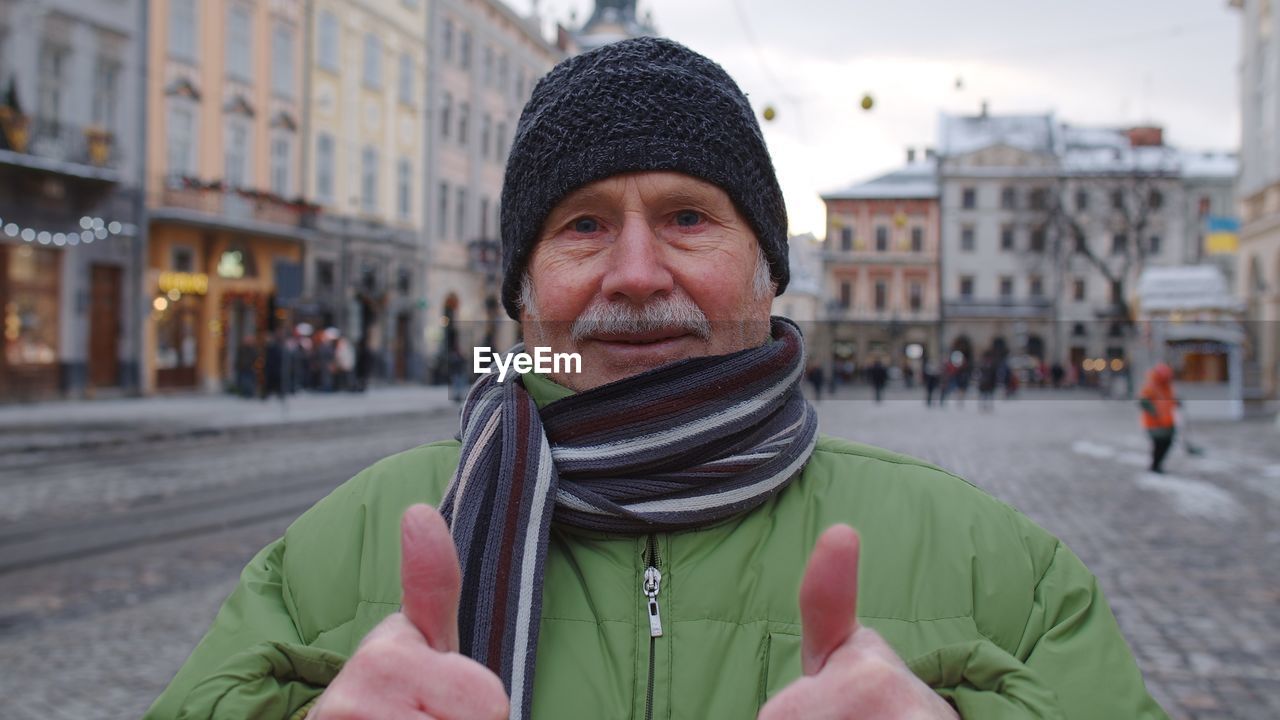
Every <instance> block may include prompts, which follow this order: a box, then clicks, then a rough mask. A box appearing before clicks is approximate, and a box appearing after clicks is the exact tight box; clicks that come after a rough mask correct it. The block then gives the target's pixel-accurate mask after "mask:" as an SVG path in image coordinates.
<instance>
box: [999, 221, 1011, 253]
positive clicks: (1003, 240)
mask: <svg viewBox="0 0 1280 720" xmlns="http://www.w3.org/2000/svg"><path fill="white" fill-rule="evenodd" d="M1000 249H1001V250H1013V226H1012V225H1001V226H1000Z"/></svg>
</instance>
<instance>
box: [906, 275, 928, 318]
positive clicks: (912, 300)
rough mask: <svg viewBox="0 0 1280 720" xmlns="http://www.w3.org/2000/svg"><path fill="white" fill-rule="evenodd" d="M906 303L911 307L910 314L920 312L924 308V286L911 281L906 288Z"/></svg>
mask: <svg viewBox="0 0 1280 720" xmlns="http://www.w3.org/2000/svg"><path fill="white" fill-rule="evenodd" d="M907 298H908V300H907V301H908V303H909V304H910V306H911V312H917V313H918V312H920V310H921V308H923V307H924V285H922V284H920V283H919V282H916V281H914V280H913V281H912V282H911V285H909V286H908V296H907Z"/></svg>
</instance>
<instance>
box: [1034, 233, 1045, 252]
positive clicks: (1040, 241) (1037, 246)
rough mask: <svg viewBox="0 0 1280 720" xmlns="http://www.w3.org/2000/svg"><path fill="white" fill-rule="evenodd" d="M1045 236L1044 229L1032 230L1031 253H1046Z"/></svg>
mask: <svg viewBox="0 0 1280 720" xmlns="http://www.w3.org/2000/svg"><path fill="white" fill-rule="evenodd" d="M1044 246H1045V236H1044V228H1042V227H1038V228H1032V229H1031V252H1044Z"/></svg>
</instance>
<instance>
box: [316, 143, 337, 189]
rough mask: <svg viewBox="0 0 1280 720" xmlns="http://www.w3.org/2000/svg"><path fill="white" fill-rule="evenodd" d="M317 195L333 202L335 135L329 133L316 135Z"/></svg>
mask: <svg viewBox="0 0 1280 720" xmlns="http://www.w3.org/2000/svg"><path fill="white" fill-rule="evenodd" d="M316 197H317V198H319V199H320V201H321V202H323V203H326V204H331V203H333V136H332V135H329V134H328V133H320V134H319V135H317V136H316Z"/></svg>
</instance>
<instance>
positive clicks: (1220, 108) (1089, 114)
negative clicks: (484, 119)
mask: <svg viewBox="0 0 1280 720" xmlns="http://www.w3.org/2000/svg"><path fill="white" fill-rule="evenodd" d="M509 3H510V4H511V6H512V7H513V8H515V9H516V10H517V11H519V12H521V13H524V12H527V11H528V8H529V0H509ZM592 6H593V2H592V1H591V0H542V3H541V9H542V14H543V16H544V17H546V18H548V19H549V20H552V19H554V20H558V21H560V22H562V23H565V24H568V22H569V18H570V12H571V11H576V13H577V21H578V22H579V23H581V22H582V21H583V20H585V19H586V17H588V16H589V15H590V11H591V8H592ZM639 7H640V13H641V15H643V14H645V13H652V16H653V21H654V24H655V25H656V26H657V28H658V30H659V32H661V33H662V34H663V35H665V36H667V37H670V38H672V39H675V40H678V41H680V42H682V43H684V44H686V45H688V46H690V47H691V48H693V49H695V50H697V51H699V52H701V53H703V54H705V55H708V56H709V57H711V58H712V59H714V60H716V61H717V62H719V63H720V64H721V65H723V66H724V67H725V69H726V70H728V72H729V74H730V75H732V76H733V77H734V78H735V79H736V80H737V81H738V83H739V85H741V86H742V89H743V90H744V91H745V92H746V93H747V96H748V97H749V98H750V100H751V103H752V105H753V106H755V108H756V110H757V113H759V112H760V111H762V110H763V108H764V107H765V106H766V105H773V106H774V107H775V108H776V109H777V113H778V115H777V118H776V119H775V121H774V122H772V123H763V126H764V132H765V138H766V140H767V141H768V143H769V149H770V151H771V153H772V155H773V160H774V164H775V166H776V167H777V170H778V177H779V180H780V182H781V183H782V190H783V193H784V194H785V195H786V200H787V209H788V211H789V213H790V219H791V231H792V232H793V233H802V232H812V233H814V234H815V235H817V236H819V237H822V236H823V235H824V234H825V228H824V215H823V206H822V202H821V200H820V199H819V198H818V194H819V193H821V192H823V191H826V190H832V189H836V188H839V187H842V186H846V185H849V184H851V183H852V182H854V181H858V180H863V179H867V178H869V177H871V176H874V175H876V174H878V173H881V172H884V171H887V170H891V169H893V168H894V167H895V166H896V165H899V164H901V163H902V162H903V161H904V160H905V153H906V150H905V149H906V147H908V146H916V147H924V146H931V145H933V144H934V143H935V139H934V138H935V135H936V127H937V118H938V113H939V112H941V111H946V112H952V113H976V112H977V110H978V108H979V105H980V103H981V101H982V100H983V99H986V100H987V101H988V102H989V103H990V108H991V111H992V112H995V113H1005V112H1048V111H1053V112H1055V113H1057V115H1058V117H1059V119H1061V120H1065V121H1067V122H1072V123H1075V124H1097V125H1128V124H1136V123H1146V122H1151V123H1156V124H1159V125H1163V126H1164V128H1165V138H1166V141H1167V142H1170V143H1174V144H1177V145H1180V146H1183V147H1187V148H1195V149H1234V148H1236V147H1237V146H1238V144H1239V136H1240V129H1239V124H1240V122H1239V117H1240V112H1239V100H1238V97H1239V93H1238V84H1239V83H1238V78H1237V66H1238V64H1239V46H1240V38H1239V36H1240V14H1239V11H1236V10H1232V9H1230V8H1229V7H1228V5H1227V0H1070V2H1066V1H1062V2H1053V3H1050V2H1041V1H1040V0H964V1H962V2H956V1H955V0H896V1H894V2H886V1H885V0H844V1H840V0H825V1H824V0H785V1H784V2H777V1H776V0H640V4H639ZM548 27H550V25H549V24H548ZM957 79H959V80H961V81H962V84H963V89H959V90H957V89H956V81H957ZM864 94H870V95H871V96H872V97H873V98H874V100H875V105H874V107H873V109H872V110H871V111H870V112H866V111H863V110H862V109H861V108H860V107H859V101H860V100H861V99H862V96H863V95H864Z"/></svg>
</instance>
